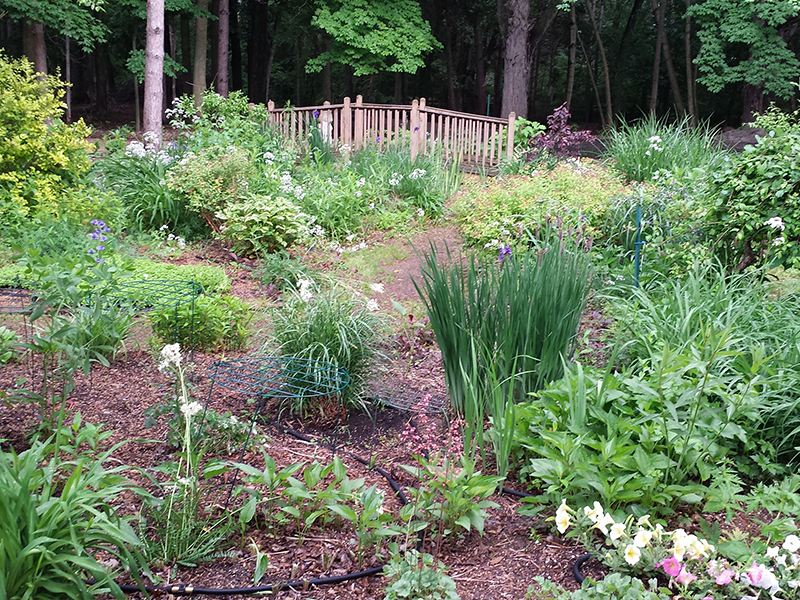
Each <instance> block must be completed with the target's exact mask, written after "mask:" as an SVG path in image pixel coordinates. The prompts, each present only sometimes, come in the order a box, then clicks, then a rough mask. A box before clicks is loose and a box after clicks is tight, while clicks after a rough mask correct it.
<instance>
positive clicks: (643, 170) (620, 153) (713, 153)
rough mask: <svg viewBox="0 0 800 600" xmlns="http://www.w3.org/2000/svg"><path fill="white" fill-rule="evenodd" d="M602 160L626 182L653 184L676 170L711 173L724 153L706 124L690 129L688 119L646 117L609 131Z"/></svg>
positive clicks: (714, 132)
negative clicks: (609, 135) (670, 119)
mask: <svg viewBox="0 0 800 600" xmlns="http://www.w3.org/2000/svg"><path fill="white" fill-rule="evenodd" d="M604 156H605V157H606V158H607V159H610V160H611V165H612V166H613V167H614V168H615V169H617V170H619V171H620V172H621V173H622V174H623V175H625V177H626V178H627V179H628V180H629V181H640V182H656V181H658V179H659V176H664V175H665V174H666V173H675V172H676V170H679V171H680V172H682V173H691V172H692V170H694V169H703V170H704V171H706V172H711V171H714V170H715V169H716V168H718V167H719V166H720V164H721V163H722V160H723V158H724V157H725V156H727V153H726V152H725V151H724V150H722V148H721V147H720V144H719V142H718V141H717V140H716V131H715V130H713V129H712V128H710V127H709V126H708V125H707V124H706V125H701V126H699V127H694V126H692V123H691V120H690V119H689V117H684V118H683V119H681V120H679V121H677V122H669V121H668V120H667V119H666V118H660V119H659V118H656V117H655V116H653V115H649V116H647V117H644V118H642V119H641V120H639V121H637V122H635V123H633V124H631V123H625V122H624V123H622V124H621V125H620V126H619V127H617V128H615V129H613V130H612V132H611V140H610V142H609V144H608V146H607V147H606V150H605V152H604Z"/></svg>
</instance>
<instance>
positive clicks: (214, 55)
mask: <svg viewBox="0 0 800 600" xmlns="http://www.w3.org/2000/svg"><path fill="white" fill-rule="evenodd" d="M209 11H210V12H211V14H212V15H214V16H216V17H217V18H216V19H211V20H210V21H209V22H208V42H209V44H208V45H209V55H208V59H209V62H210V63H211V72H210V73H209V81H210V82H211V86H213V87H214V89H215V90H216V89H217V76H218V75H219V60H218V59H219V0H211V3H210V6H209Z"/></svg>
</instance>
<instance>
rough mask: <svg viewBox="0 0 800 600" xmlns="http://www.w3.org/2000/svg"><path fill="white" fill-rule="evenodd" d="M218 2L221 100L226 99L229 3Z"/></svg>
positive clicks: (218, 90) (218, 74)
mask: <svg viewBox="0 0 800 600" xmlns="http://www.w3.org/2000/svg"><path fill="white" fill-rule="evenodd" d="M217 2H219V21H217V32H218V36H217V93H218V94H219V95H220V96H222V97H223V98H227V97H228V49H229V40H230V34H231V29H230V23H231V20H230V17H231V15H230V2H229V0H217Z"/></svg>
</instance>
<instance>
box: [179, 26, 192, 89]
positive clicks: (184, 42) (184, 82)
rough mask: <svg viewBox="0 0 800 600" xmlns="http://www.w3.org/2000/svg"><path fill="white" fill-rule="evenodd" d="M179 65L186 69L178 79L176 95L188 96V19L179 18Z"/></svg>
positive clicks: (189, 46) (190, 60) (189, 58)
mask: <svg viewBox="0 0 800 600" xmlns="http://www.w3.org/2000/svg"><path fill="white" fill-rule="evenodd" d="M181 65H183V68H184V69H186V71H184V72H183V73H181V76H180V78H179V79H178V94H181V95H183V94H188V93H189V90H190V89H191V87H190V86H191V81H192V80H191V73H192V39H191V32H190V27H189V17H181Z"/></svg>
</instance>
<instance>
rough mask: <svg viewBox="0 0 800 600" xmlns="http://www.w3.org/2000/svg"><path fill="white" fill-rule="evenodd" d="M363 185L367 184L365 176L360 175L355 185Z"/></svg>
mask: <svg viewBox="0 0 800 600" xmlns="http://www.w3.org/2000/svg"><path fill="white" fill-rule="evenodd" d="M365 185H367V178H366V177H362V178H361V179H359V180H358V181H356V187H364V186H365Z"/></svg>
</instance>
